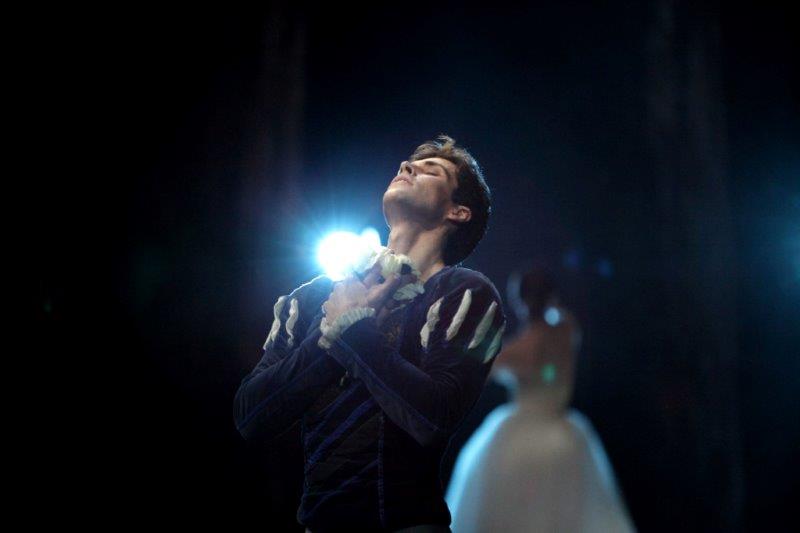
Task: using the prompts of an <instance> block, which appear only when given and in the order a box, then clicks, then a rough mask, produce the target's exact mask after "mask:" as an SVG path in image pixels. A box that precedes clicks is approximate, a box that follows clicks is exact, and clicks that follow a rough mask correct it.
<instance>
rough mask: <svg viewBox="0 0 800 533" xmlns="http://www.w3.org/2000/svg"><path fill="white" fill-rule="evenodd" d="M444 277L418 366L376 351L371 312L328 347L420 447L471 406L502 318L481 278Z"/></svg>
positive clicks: (447, 430) (437, 438)
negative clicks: (444, 285) (445, 279)
mask: <svg viewBox="0 0 800 533" xmlns="http://www.w3.org/2000/svg"><path fill="white" fill-rule="evenodd" d="M453 278H455V276H454V277H453ZM448 281H450V283H447V284H446V285H447V287H444V288H443V289H442V291H441V297H440V298H439V299H438V300H436V302H435V303H434V304H433V305H432V306H431V308H430V309H429V310H428V316H427V322H426V326H425V327H424V328H423V330H422V331H421V332H420V336H419V337H418V338H419V340H418V342H420V343H421V344H422V347H423V348H422V350H423V354H422V363H421V366H420V367H417V366H414V365H413V364H411V363H410V362H408V361H407V360H406V359H405V358H403V356H402V355H401V354H400V353H397V352H392V353H385V352H383V351H382V349H381V345H380V334H379V331H378V324H377V322H376V319H375V318H374V317H367V318H364V319H362V320H359V321H357V322H355V323H354V324H352V325H351V326H350V327H348V328H347V329H346V330H345V331H344V332H343V333H341V335H340V336H339V337H338V338H337V339H335V340H334V341H333V343H332V344H331V346H330V348H329V349H328V353H329V354H330V355H331V356H332V358H334V359H335V360H336V361H338V362H339V363H340V364H341V365H342V366H343V367H345V368H347V369H348V371H349V372H350V374H351V375H352V376H353V377H355V378H358V379H361V380H362V381H363V382H364V384H365V385H366V387H367V389H368V390H369V391H370V392H371V393H372V395H373V397H374V398H375V400H376V401H377V402H378V404H379V405H380V406H381V408H382V409H383V410H384V411H385V412H386V414H387V415H388V416H389V417H390V418H391V419H392V420H393V421H394V422H395V423H396V424H397V425H399V426H400V427H402V428H403V429H405V430H406V431H407V432H408V433H409V434H411V435H412V436H413V437H414V438H415V439H416V440H417V442H419V443H420V444H422V445H434V444H438V443H441V442H443V441H444V440H446V439H447V438H449V436H450V435H451V434H452V432H453V431H454V430H455V428H456V426H457V425H458V424H459V423H460V422H461V420H462V419H463V417H464V416H465V415H466V414H467V412H468V411H469V409H471V408H472V406H473V405H474V403H475V401H476V400H477V399H478V396H479V395H480V392H481V390H482V388H483V386H484V383H485V380H486V376H487V374H488V372H489V369H490V367H491V364H492V360H493V357H494V356H495V354H496V353H497V351H498V350H499V348H500V343H501V339H502V334H503V328H504V324H505V315H504V313H503V309H502V305H501V303H500V298H499V296H498V295H497V292H496V291H495V290H494V287H492V286H491V284H490V283H489V282H488V281H487V280H485V278H483V277H482V276H479V275H477V274H476V273H469V274H466V275H461V276H460V279H450V280H448ZM443 284H444V283H443Z"/></svg>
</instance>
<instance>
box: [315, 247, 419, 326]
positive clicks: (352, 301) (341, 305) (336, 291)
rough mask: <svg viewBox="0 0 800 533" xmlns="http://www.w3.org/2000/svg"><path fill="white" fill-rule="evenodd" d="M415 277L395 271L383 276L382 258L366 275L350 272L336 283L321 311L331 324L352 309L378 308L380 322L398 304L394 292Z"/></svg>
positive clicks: (376, 311) (376, 309)
mask: <svg viewBox="0 0 800 533" xmlns="http://www.w3.org/2000/svg"><path fill="white" fill-rule="evenodd" d="M414 280H415V276H414V275H413V274H402V275H401V274H392V275H391V277H389V278H388V279H384V278H383V276H381V265H380V261H376V262H375V264H374V265H373V266H372V268H370V269H369V270H368V271H367V273H366V275H365V276H364V277H363V278H361V279H359V278H358V277H357V276H356V275H354V274H351V275H350V276H348V277H346V278H345V279H343V280H342V281H339V282H337V283H336V284H335V285H334V287H333V291H331V294H330V296H329V297H328V299H327V301H326V302H325V303H323V304H322V311H323V312H324V313H325V318H326V319H327V321H328V323H329V324H332V323H333V322H335V321H336V319H337V318H339V317H340V316H342V315H343V314H344V313H345V312H346V311H349V310H350V309H356V308H358V307H371V308H373V309H375V316H376V318H377V320H378V323H380V322H382V321H383V319H384V318H386V316H387V315H388V314H389V313H390V312H391V311H392V309H394V307H395V306H396V304H397V302H396V301H395V300H394V298H392V296H393V295H394V293H395V291H397V289H399V288H400V287H402V286H403V285H406V284H408V283H413V282H414Z"/></svg>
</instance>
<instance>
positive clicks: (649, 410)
mask: <svg viewBox="0 0 800 533" xmlns="http://www.w3.org/2000/svg"><path fill="white" fill-rule="evenodd" d="M72 15H75V13H72ZM93 15H94V17H96V18H93V19H92V20H93V22H89V21H88V19H85V20H83V21H82V22H76V23H75V25H74V26H73V25H63V26H62V25H61V24H60V23H59V21H52V22H51V23H50V25H51V26H52V27H53V28H59V32H60V33H58V35H59V36H60V35H62V34H63V35H64V37H63V38H61V37H59V38H58V39H56V41H58V42H56V43H54V44H53V45H52V47H51V48H50V52H49V53H51V54H52V55H51V60H52V61H53V64H54V65H56V64H57V65H56V66H55V67H54V68H53V70H52V73H51V74H49V75H48V77H49V79H50V80H51V82H52V83H54V84H56V83H64V84H66V85H68V86H69V87H68V89H65V91H63V92H59V93H58V94H56V95H55V96H53V95H51V96H50V97H49V98H48V99H47V102H48V104H51V105H52V106H53V108H60V109H61V111H63V117H64V118H63V119H59V120H58V121H54V122H57V123H58V124H57V125H56V126H55V127H56V129H57V131H58V132H59V135H60V137H59V138H60V139H62V140H63V141H64V142H75V144H76V145H79V146H76V147H75V148H73V149H70V150H65V152H69V156H68V157H66V158H64V159H63V161H64V163H65V166H69V168H70V169H71V170H77V172H78V173H79V174H80V176H79V177H78V178H77V179H72V178H70V179H67V178H66V174H64V173H61V172H59V173H57V174H55V175H53V176H52V179H50V180H48V181H47V189H46V191H39V192H38V194H40V195H41V194H43V192H44V193H45V197H46V203H45V205H44V212H45V213H47V215H46V228H47V232H46V234H45V236H46V237H45V241H44V243H45V246H43V247H42V248H43V249H44V250H46V251H45V252H42V253H41V255H37V258H38V260H39V261H38V266H37V269H36V275H37V283H38V292H37V295H38V300H37V302H36V314H37V316H38V324H39V326H40V327H39V329H38V331H39V335H40V337H39V339H41V340H42V341H44V342H42V343H41V344H40V345H42V346H47V347H50V348H48V353H47V354H46V355H45V356H43V357H44V359H43V360H45V361H54V363H53V366H52V368H53V369H58V370H59V371H60V369H62V368H65V367H69V368H70V369H71V370H78V371H79V372H80V374H81V376H80V378H82V379H81V380H80V382H81V385H80V386H78V385H75V386H73V385H72V382H71V381H70V382H69V385H68V384H66V383H65V382H64V381H65V380H62V379H60V376H61V374H59V373H58V372H56V373H55V375H56V378H55V379H56V381H59V385H60V386H61V387H63V388H64V389H68V390H65V391H64V393H63V394H62V393H61V392H60V389H59V394H58V397H57V398H54V399H53V401H55V402H56V403H55V404H53V403H52V401H51V402H50V403H49V404H48V405H49V407H48V409H47V411H46V412H47V413H51V415H48V416H52V418H53V419H55V421H54V422H52V424H53V427H54V428H56V429H57V432H56V436H57V438H58V439H60V440H59V442H65V443H67V444H66V445H59V446H57V447H56V448H57V449H58V450H59V452H57V454H56V455H55V457H54V461H53V464H57V465H58V469H57V470H53V471H52V472H44V473H42V475H41V476H39V477H37V478H36V480H34V481H33V482H32V483H33V484H34V485H35V486H37V487H40V488H41V487H42V486H48V487H51V486H52V487H58V494H61V495H63V496H59V498H67V497H69V496H73V495H74V496H78V498H76V499H77V500H79V501H80V503H76V504H74V505H67V506H66V507H68V509H69V513H70V514H71V515H72V514H74V515H75V516H77V517H79V518H81V517H85V516H87V515H92V516H99V515H100V514H103V515H105V514H108V515H109V516H110V517H111V518H109V520H111V522H108V523H109V524H117V525H128V524H139V525H154V526H155V525H163V524H165V523H166V524H171V525H181V524H183V525H187V524H193V525H209V524H226V526H225V527H226V529H233V528H234V527H239V526H247V527H250V528H258V529H260V530H264V531H284V530H285V531H290V530H292V528H295V529H296V528H297V525H296V523H295V519H294V515H295V512H296V507H297V500H298V495H299V491H300V488H301V483H302V480H301V477H300V476H301V473H302V466H301V452H300V450H299V449H298V448H297V440H296V437H297V435H296V434H289V435H287V436H286V437H284V438H283V439H282V440H281V441H280V442H279V443H277V444H275V445H273V446H270V447H268V448H266V447H259V446H254V445H248V444H247V443H245V442H244V441H243V440H242V438H241V437H240V436H239V435H238V433H237V432H236V430H235V428H234V425H233V420H232V400H233V395H234V393H235V391H236V388H237V386H238V383H239V381H240V379H241V378H242V377H243V376H244V375H245V374H246V373H247V372H248V371H249V370H250V368H251V367H252V366H253V365H254V364H255V362H256V361H257V360H258V358H259V357H260V354H261V344H262V343H263V340H264V338H265V336H266V333H267V330H268V328H269V325H270V323H271V313H272V304H273V302H274V300H275V299H276V298H277V297H278V296H279V295H280V294H285V293H286V292H287V291H288V290H290V289H291V288H293V287H295V286H297V285H298V284H299V283H301V282H303V281H305V280H308V279H310V278H311V277H313V276H314V275H316V274H317V272H318V267H317V265H316V264H315V262H314V260H313V252H314V246H315V244H316V242H317V241H318V239H319V238H320V237H321V236H322V235H323V234H324V233H325V232H326V231H328V230H330V229H332V228H334V227H343V228H348V229H353V230H359V231H360V229H361V228H362V227H364V226H366V225H372V226H374V227H376V228H379V231H381V233H382V237H383V238H384V239H385V238H386V235H387V232H386V228H385V225H384V223H383V219H382V214H381V208H380V198H381V194H382V192H383V190H384V189H385V187H386V185H387V184H388V181H389V180H390V179H391V177H393V175H394V171H395V170H396V168H397V165H398V163H399V162H400V161H401V160H403V159H405V158H406V156H407V155H408V154H409V153H410V152H411V151H412V150H413V148H414V147H415V146H416V145H417V144H419V143H420V142H422V141H424V140H426V139H429V138H432V137H433V136H435V135H436V134H438V133H441V132H445V133H448V134H450V135H452V136H453V137H455V138H456V139H457V140H458V141H460V142H461V143H463V144H465V145H466V146H467V147H469V148H470V149H471V150H472V151H473V153H474V154H476V156H477V158H478V160H479V161H480V162H481V164H482V165H483V166H484V168H485V172H486V176H487V180H488V182H489V184H490V186H491V187H492V188H493V194H494V214H493V218H492V219H491V221H490V228H489V232H488V234H487V236H486V238H485V239H484V241H483V242H482V243H481V245H480V246H479V248H478V249H477V251H476V253H475V254H474V255H473V256H472V257H470V258H469V260H468V261H467V262H466V266H469V267H471V268H475V269H477V270H480V271H482V272H484V273H486V274H487V275H488V276H489V277H490V278H491V279H492V280H493V281H494V282H495V284H496V285H497V286H498V288H499V289H500V290H501V292H504V290H505V286H506V279H507V277H508V275H509V274H510V273H511V272H512V271H513V270H515V269H518V268H523V267H525V266H526V265H531V264H533V263H536V262H538V263H545V264H548V265H549V266H550V267H551V268H552V269H553V270H554V271H555V272H556V273H557V277H558V280H559V283H560V284H561V286H562V289H563V292H564V295H565V300H566V303H567V304H568V305H569V306H570V307H572V308H573V309H574V310H575V312H576V314H577V316H578V317H579V319H580V320H581V322H582V324H583V329H584V334H585V335H584V346H583V349H582V352H581V356H580V362H579V369H578V370H579V371H578V383H577V387H576V393H575V397H574V400H573V404H574V405H575V406H576V407H577V408H578V409H580V410H582V411H583V412H584V413H586V414H587V416H588V417H589V418H590V419H591V421H592V423H593V424H594V425H595V427H596V428H597V430H598V432H599V434H600V436H601V437H602V439H603V442H604V444H605V446H606V449H607V451H608V454H609V456H610V459H611V461H612V462H613V465H614V468H615V470H616V473H617V476H618V479H619V482H620V485H621V488H622V491H623V492H624V496H625V499H626V502H627V504H628V506H629V509H630V511H631V513H632V516H633V519H634V521H635V523H636V525H637V527H638V528H639V529H640V530H641V531H744V530H752V531H755V530H761V529H763V528H764V524H765V523H766V521H768V520H775V519H791V522H794V523H796V522H797V520H796V515H795V514H793V513H790V511H792V509H791V507H790V505H791V504H792V503H795V504H796V503H797V501H798V500H797V475H798V473H800V472H798V468H797V465H798V461H797V450H798V443H800V416H798V413H799V412H800V405H798V403H799V402H798V391H800V378H799V377H798V376H799V375H800V363H798V360H799V359H800V358H799V357H798V356H800V350H799V349H798V346H800V345H799V344H798V341H799V340H800V339H799V338H798V337H799V335H798V333H799V332H800V321H799V320H798V314H799V313H798V302H800V128H798V125H799V121H798V111H799V109H798V99H797V95H798V89H800V87H799V85H798V76H797V63H796V59H797V50H798V47H797V44H798V43H797V38H796V35H797V32H796V26H797V25H796V19H792V18H791V17H790V16H789V9H788V7H782V6H781V5H779V4H769V3H767V4H765V3H751V4H749V5H748V4H740V3H736V4H735V5H733V3H731V5H728V4H727V3H714V2H711V3H707V2H688V1H681V0H652V1H648V2H633V1H631V2H614V3H610V5H603V6H602V7H599V6H587V5H585V4H583V3H579V2H553V3H548V4H540V5H531V6H529V7H487V6H485V7H466V5H465V4H464V3H460V2H437V3H429V4H422V3H413V2H407V3H393V4H392V7H383V4H381V3H376V4H372V5H369V4H368V5H366V6H365V7H360V8H354V7H352V8H348V7H345V6H342V5H339V4H335V3H329V4H325V5H322V4H320V5H312V4H304V3H302V2H293V3H292V2H272V3H268V4H266V5H263V6H261V7H257V8H253V7H250V8H244V7H236V6H233V5H228V4H218V5H215V6H214V5H212V6H203V7H199V6H198V5H195V6H192V7H188V6H187V7H185V8H183V9H178V8H170V9H165V8H164V7H155V6H150V7H143V6H138V5H137V6H130V7H129V8H128V9H118V10H116V11H115V12H113V13H112V12H105V13H93ZM77 18H81V17H80V16H79V17H77ZM48 87H49V86H48ZM45 92H47V88H45ZM42 100H45V99H44V98H43V99H42ZM52 116H56V114H55V113H54V114H53V115H52ZM58 116H59V117H61V116H62V115H60V114H59V115H58ZM79 129H80V130H81V133H80V134H79V135H78V134H77V133H76V132H77V131H78V130H79ZM34 163H35V162H34ZM54 258H57V259H54ZM508 311H509V314H510V309H509V310H508ZM513 325H514V324H512V326H513ZM512 331H513V328H512ZM54 346H60V347H61V348H60V349H59V352H58V353H57V354H53V353H52V352H51V351H50V349H51V348H52V347H54ZM48 364H49V363H48ZM48 374H49V375H52V372H49V373H48ZM76 383H77V382H76ZM488 390H489V392H488V393H487V397H486V398H484V399H483V401H482V403H481V409H484V410H485V409H488V408H490V407H491V406H492V405H494V404H496V402H498V401H500V398H501V397H502V392H501V391H498V389H497V388H494V387H493V388H491V389H488ZM72 398H75V400H76V401H75V402H74V403H73V402H72V401H71V399H72ZM59 402H60V403H59ZM59 405H61V407H62V408H59ZM54 406H55V409H54ZM75 410H77V411H78V412H77V414H74V415H73V414H66V413H75ZM53 412H55V413H62V414H56V415H55V416H53V415H52V413H53ZM78 420H81V421H86V424H85V425H84V424H79V423H78V422H77V421H78ZM478 421H479V416H477V415H476V416H473V417H472V420H471V422H472V423H473V424H477V422H478ZM39 424H40V422H36V423H35V425H37V426H38V425H39ZM48 427H49V426H48ZM48 434H49V435H48V436H49V438H52V437H53V435H52V434H51V432H50V431H49V430H48ZM463 438H464V435H462V436H460V437H459V439H463ZM46 442H51V441H49V440H48V441H46ZM454 442H460V440H458V439H456V440H455V441H454ZM72 450H74V451H76V452H77V453H76V454H74V455H73V454H72V453H71V451H72ZM447 464H448V463H446V465H445V469H444V471H443V476H444V477H445V478H446V477H447V476H449V470H448V467H447ZM89 465H91V466H89ZM56 472H58V473H57V474H56ZM62 472H63V474H62ZM90 472H91V474H90ZM48 476H51V477H48ZM88 479H91V480H92V482H91V486H92V487H93V490H92V494H93V496H92V497H88V496H86V497H84V496H82V494H83V493H79V494H74V489H73V488H72V487H73V483H75V484H77V483H78V482H79V481H81V480H83V481H86V480H88ZM47 480H50V482H48V481H47ZM51 482H52V483H51ZM53 490H56V489H53ZM791 522H790V523H791Z"/></svg>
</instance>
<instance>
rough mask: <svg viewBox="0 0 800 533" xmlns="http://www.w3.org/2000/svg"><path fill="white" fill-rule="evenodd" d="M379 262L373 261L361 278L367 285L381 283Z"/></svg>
mask: <svg viewBox="0 0 800 533" xmlns="http://www.w3.org/2000/svg"><path fill="white" fill-rule="evenodd" d="M381 269H382V267H381V263H380V261H375V264H374V265H372V267H371V268H370V269H369V270H367V273H366V275H365V276H364V278H363V280H364V281H363V283H364V285H366V286H367V287H372V286H373V285H378V284H380V283H381V281H380V279H381Z"/></svg>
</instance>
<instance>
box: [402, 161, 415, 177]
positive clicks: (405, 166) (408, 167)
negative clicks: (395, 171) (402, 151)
mask: <svg viewBox="0 0 800 533" xmlns="http://www.w3.org/2000/svg"><path fill="white" fill-rule="evenodd" d="M403 172H406V173H407V174H410V175H411V176H413V175H414V165H412V164H411V163H409V162H408V161H403V162H402V163H400V171H399V173H400V174H402V173H403Z"/></svg>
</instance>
